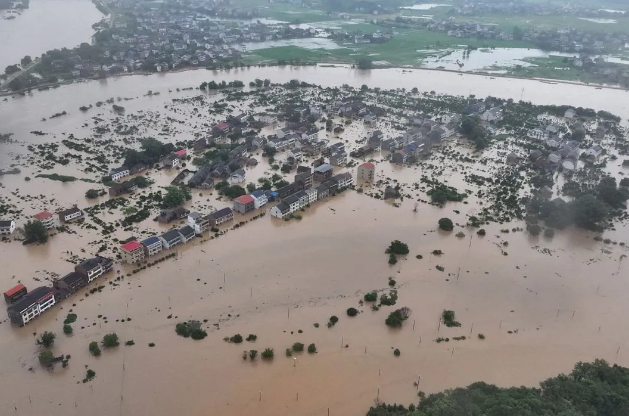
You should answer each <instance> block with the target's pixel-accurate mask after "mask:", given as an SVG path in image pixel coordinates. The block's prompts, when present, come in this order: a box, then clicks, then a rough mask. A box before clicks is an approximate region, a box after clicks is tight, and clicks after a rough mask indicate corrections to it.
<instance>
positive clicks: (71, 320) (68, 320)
mask: <svg viewBox="0 0 629 416" xmlns="http://www.w3.org/2000/svg"><path fill="white" fill-rule="evenodd" d="M76 318H77V316H76V314H75V313H69V314H68V315H67V316H66V319H65V321H63V323H64V324H71V323H74V322H76Z"/></svg>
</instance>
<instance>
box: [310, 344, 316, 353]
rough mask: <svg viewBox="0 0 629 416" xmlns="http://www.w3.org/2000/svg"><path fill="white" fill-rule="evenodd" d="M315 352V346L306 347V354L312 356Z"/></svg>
mask: <svg viewBox="0 0 629 416" xmlns="http://www.w3.org/2000/svg"><path fill="white" fill-rule="evenodd" d="M315 352H317V347H316V346H315V344H310V345H308V354H314V353H315Z"/></svg>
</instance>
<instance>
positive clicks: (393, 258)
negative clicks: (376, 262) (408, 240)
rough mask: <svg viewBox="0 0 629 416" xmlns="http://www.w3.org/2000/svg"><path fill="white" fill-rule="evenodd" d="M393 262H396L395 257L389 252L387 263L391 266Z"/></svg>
mask: <svg viewBox="0 0 629 416" xmlns="http://www.w3.org/2000/svg"><path fill="white" fill-rule="evenodd" d="M395 263H397V257H395V254H393V253H391V254H389V264H390V265H391V266H393V265H394V264H395Z"/></svg>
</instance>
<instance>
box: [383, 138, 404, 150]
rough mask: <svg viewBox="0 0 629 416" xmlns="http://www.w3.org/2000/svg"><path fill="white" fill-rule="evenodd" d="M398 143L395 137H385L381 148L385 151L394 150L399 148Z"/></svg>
mask: <svg viewBox="0 0 629 416" xmlns="http://www.w3.org/2000/svg"><path fill="white" fill-rule="evenodd" d="M400 143H401V142H398V140H396V139H387V140H385V141H383V142H382V150H386V151H387V152H395V150H397V149H399V148H400Z"/></svg>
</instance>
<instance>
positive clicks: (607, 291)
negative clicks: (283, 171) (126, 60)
mask: <svg viewBox="0 0 629 416" xmlns="http://www.w3.org/2000/svg"><path fill="white" fill-rule="evenodd" d="M22 17H25V16H22ZM22 17H20V18H22ZM18 19H19V18H18ZM16 21H17V19H16ZM255 78H262V79H264V78H269V79H271V80H272V81H273V82H286V81H289V80H290V79H299V80H302V81H306V82H309V83H315V84H321V85H324V86H340V85H342V84H350V85H353V86H360V85H362V84H367V85H369V86H371V87H380V88H406V89H407V90H410V89H412V88H413V87H417V88H418V89H419V90H420V91H425V92H429V91H436V92H437V93H447V94H463V95H467V94H475V95H476V96H479V97H484V96H487V95H492V96H497V97H502V98H512V99H515V100H519V99H520V98H523V99H524V100H527V101H532V102H533V103H536V104H570V105H573V106H582V107H592V108H595V109H597V110H598V109H602V110H607V111H610V112H612V113H615V114H618V115H620V116H622V118H623V119H626V118H627V116H628V115H629V100H628V99H627V98H628V95H627V94H628V93H627V92H625V91H622V90H613V89H601V90H597V89H594V88H592V87H587V86H581V85H570V84H561V83H556V84H551V83H543V82H540V81H535V80H521V79H510V78H500V77H497V78H495V79H493V78H490V77H488V76H484V75H472V74H463V75H459V74H456V73H452V72H442V71H430V70H403V69H384V70H373V71H360V70H356V69H352V68H348V67H337V68H330V67H299V68H292V67H279V68H278V67H268V68H249V69H244V70H240V69H239V70H231V71H225V72H215V71H207V70H197V71H187V72H179V73H171V74H154V75H150V76H123V77H118V78H112V79H107V80H102V81H89V82H79V83H75V84H72V85H67V86H62V87H60V88H58V89H53V90H49V91H44V92H34V93H32V94H27V95H26V96H16V97H7V98H6V100H5V99H3V100H2V101H0V126H2V127H1V128H2V131H1V133H14V136H13V137H12V139H13V140H15V142H13V143H3V144H0V146H1V147H0V149H1V150H2V151H0V169H6V168H8V165H9V164H10V163H12V161H13V158H14V157H15V155H20V154H25V153H27V152H28V150H27V148H26V146H27V145H36V144H38V143H41V142H44V141H56V142H58V141H61V139H63V138H65V137H67V134H68V133H73V134H74V135H75V136H76V137H77V138H79V139H81V138H86V137H88V136H89V135H91V134H93V132H92V130H91V128H92V127H90V126H92V124H89V123H93V120H92V117H94V116H98V117H102V118H112V117H116V116H115V115H113V116H112V115H111V114H110V113H108V112H107V111H106V110H105V109H104V108H101V109H97V108H94V109H92V110H90V111H89V112H87V113H82V112H80V111H79V110H78V108H79V107H80V106H82V105H89V104H94V103H95V102H96V101H101V100H106V99H108V98H110V97H129V98H134V100H131V101H125V102H124V106H125V108H126V112H127V114H134V113H136V112H139V111H144V112H151V111H153V112H157V111H162V112H164V113H166V114H167V115H168V116H170V117H173V118H174V119H177V118H178V117H180V115H179V114H176V113H173V112H172V111H167V110H164V106H165V105H166V104H168V103H169V102H171V100H172V99H173V98H183V97H188V96H192V95H196V94H199V93H200V92H199V91H179V92H178V91H176V89H177V88H185V87H196V86H198V85H199V84H200V83H201V82H202V81H210V80H215V81H222V80H226V81H229V80H235V79H239V80H242V81H244V82H245V83H248V82H249V81H251V80H254V79H255ZM149 90H152V91H153V92H160V95H158V96H151V97H143V96H144V95H145V94H146V93H147V92H148V91H149ZM61 111H67V112H68V113H69V115H67V116H62V117H58V118H54V119H50V118H49V117H50V116H51V115H52V114H54V113H57V112H61ZM210 116H211V114H210ZM42 118H47V120H46V121H42ZM355 124H359V123H355ZM352 128H353V129H355V130H351V132H350V133H347V136H346V137H348V139H356V138H360V137H364V134H365V131H364V130H363V129H364V128H365V127H363V126H362V123H360V126H357V127H352ZM34 130H42V131H44V132H46V133H49V136H35V135H32V134H30V131H34ZM348 130H350V129H348ZM187 137H188V136H186V138H187ZM179 138H181V136H179V135H172V137H166V138H165V139H166V140H171V141H173V142H174V141H175V140H177V139H179ZM444 163H446V164H447V163H448V162H447V161H445V162H444ZM477 166H479V168H480V169H487V170H489V169H490V167H484V166H483V165H481V164H477ZM265 168H268V165H267V166H264V165H262V164H261V165H260V166H259V167H258V168H256V169H257V170H258V171H262V170H263V169H265ZM24 169H25V170H26V169H28V168H27V167H26V168H24ZM65 169H71V167H68V168H65ZM27 173H28V172H26V171H25V172H23V173H22V174H20V175H6V176H4V177H2V187H3V188H2V192H3V193H8V192H10V193H16V192H19V193H20V195H34V196H36V195H41V194H46V196H47V197H50V196H54V198H56V199H58V200H59V201H60V203H61V204H65V205H67V204H70V203H76V202H79V203H81V204H86V202H85V199H84V197H83V194H84V192H85V191H86V190H87V189H88V188H90V187H93V186H94V185H92V184H87V183H83V182H80V183H79V182H77V183H69V184H62V183H60V182H52V181H46V180H43V179H36V178H34V179H33V180H31V181H28V182H27V181H25V180H24V176H25V175H26V174H27ZM60 173H66V172H65V171H60ZM174 174H175V173H173V172H170V173H159V174H153V173H152V175H153V177H154V179H155V180H156V181H157V182H158V184H159V185H162V184H167V183H168V182H169V181H170V179H172V177H173V175H174ZM421 174H422V172H421V171H420V170H419V169H418V168H398V167H394V166H392V165H391V164H389V163H388V162H382V161H381V159H380V158H379V157H378V164H377V175H378V178H385V177H390V178H392V179H395V180H399V181H400V182H409V181H410V182H412V181H416V180H418V178H419V176H420V175H421ZM457 176H458V177H460V176H461V173H460V172H459V173H457ZM415 193H417V194H419V193H418V192H415ZM215 197H216V196H215V195H213V196H212V195H211V194H210V193H209V191H204V192H199V193H197V192H195V195H194V196H193V201H192V202H191V203H192V204H194V205H195V206H200V205H201V204H207V201H209V200H210V199H211V198H212V204H214V203H215V202H216V200H215ZM220 203H223V204H224V203H225V202H220ZM413 203H414V201H413V198H410V199H405V200H404V202H402V203H401V206H400V208H395V207H394V206H392V205H391V204H387V203H384V202H383V201H381V200H377V199H373V198H369V197H367V196H366V195H361V194H359V193H356V192H346V193H344V194H342V195H340V196H337V197H334V198H330V199H329V200H327V201H324V202H318V203H316V204H314V206H313V207H311V208H309V209H308V210H307V211H306V212H305V213H304V219H303V220H302V221H301V222H297V221H292V222H283V221H277V220H272V219H271V218H269V217H268V216H267V217H265V218H262V219H259V220H257V221H255V222H251V223H248V224H247V225H246V226H245V227H243V228H242V229H239V230H234V231H230V232H229V233H228V234H227V235H226V236H224V237H221V238H220V239H218V240H213V241H209V242H204V243H201V242H200V241H197V242H195V243H189V244H188V245H186V246H185V247H182V248H180V249H179V250H178V251H179V256H178V259H177V260H169V261H166V262H164V263H161V264H159V265H158V266H156V267H153V268H149V269H147V270H145V271H142V272H140V273H138V274H135V275H132V276H130V277H126V278H125V279H124V280H122V281H121V282H116V281H115V276H116V275H117V272H118V271H119V272H120V274H121V275H124V274H125V273H127V272H129V271H130V269H129V268H128V267H126V268H123V267H121V266H120V265H117V266H116V270H117V272H114V273H112V274H111V275H110V276H108V277H106V278H103V279H101V280H100V281H99V282H98V283H97V284H99V285H103V286H105V288H104V290H103V291H102V292H97V293H93V294H91V295H89V297H87V296H86V295H87V294H86V292H85V290H84V291H82V292H81V293H79V294H77V295H75V296H73V297H72V298H71V299H68V300H66V301H65V302H64V304H63V305H61V306H60V307H57V308H55V309H53V310H51V311H49V312H47V313H46V314H45V315H43V316H41V317H39V318H37V319H36V320H35V321H33V322H32V323H31V324H29V325H28V326H26V327H24V328H16V327H13V326H11V325H10V324H9V323H8V322H7V320H6V319H3V320H2V321H1V324H0V350H1V351H2V353H3V360H2V361H0V375H1V376H2V377H3V380H5V383H4V384H3V388H2V389H1V390H0V414H2V415H5V414H7V415H9V414H16V415H21V416H30V415H33V416H35V415H41V414H47V415H52V416H56V415H59V416H62V415H63V416H82V415H85V414H88V413H89V414H94V415H97V416H100V415H109V414H120V415H129V416H131V415H139V414H151V415H155V416H162V415H164V416H166V415H171V414H185V415H199V416H201V415H208V414H216V415H219V414H220V415H222V416H240V415H243V414H257V415H260V416H277V415H287V416H288V415H305V416H310V415H312V416H315V415H317V416H319V415H320V416H324V415H326V414H328V409H329V414H330V415H344V416H345V415H348V416H349V415H352V416H360V415H363V414H364V413H365V412H366V410H367V409H368V408H369V406H370V405H372V404H373V403H374V401H375V399H376V397H377V396H379V399H380V400H383V401H387V402H398V403H405V404H408V403H411V402H416V394H417V388H416V387H415V386H413V382H415V381H417V377H418V374H421V383H420V386H419V389H420V390H423V391H426V392H435V391H439V390H441V389H444V388H450V387H455V386H462V385H466V384H468V383H471V382H473V381H476V380H484V381H487V382H491V383H497V384H499V385H505V386H508V385H521V384H525V385H535V384H537V383H538V382H539V381H540V380H542V379H544V378H546V377H549V376H552V375H555V374H556V373H558V372H566V371H569V370H570V369H571V367H572V365H573V364H574V363H575V362H576V361H578V360H591V359H593V358H604V359H607V360H609V361H610V362H616V363H619V364H622V365H629V353H627V352H626V351H627V348H626V347H627V344H628V343H629V329H627V326H626V325H625V319H624V317H625V316H626V314H627V313H629V303H627V302H626V293H628V292H629V282H627V279H626V276H627V273H626V271H625V272H622V270H624V269H623V264H622V257H621V255H622V254H625V253H626V252H627V249H626V248H625V247H624V246H619V245H611V244H603V243H602V242H596V241H594V240H593V238H592V237H593V234H591V233H585V232H581V231H577V230H565V231H562V232H558V233H557V235H556V236H555V238H554V239H553V240H548V239H546V238H543V237H540V238H533V237H531V236H529V235H528V234H526V233H523V232H518V233H509V234H507V233H504V232H501V229H503V228H512V227H516V226H522V224H521V223H517V222H516V223H512V224H508V225H499V224H493V225H489V226H486V227H485V228H486V229H487V235H486V236H485V237H477V236H476V234H475V230H473V229H464V231H465V233H466V234H467V238H464V239H457V238H455V237H454V236H453V235H448V234H447V233H442V232H438V231H436V223H437V220H438V219H439V218H440V217H442V216H450V217H452V218H453V219H454V220H455V222H459V223H465V222H466V218H465V216H466V214H469V213H471V212H473V210H474V209H477V208H478V201H476V200H474V199H473V198H470V203H469V204H464V203H449V204H448V205H447V206H446V207H445V208H443V209H439V208H436V207H433V206H429V205H424V204H421V205H420V206H419V209H418V210H417V212H414V211H413V208H414V207H413ZM42 208H45V207H42V206H41V204H40V203H39V201H38V198H37V197H34V198H32V199H30V200H29V202H28V203H27V202H25V203H24V210H25V214H26V215H31V214H32V213H34V212H37V210H39V209H42ZM106 215H109V214H106ZM245 218H247V217H245ZM150 223H151V221H150V220H148V221H147V224H146V225H147V226H151V227H153V225H151V224H150ZM72 228H73V229H77V230H78V231H79V233H78V234H66V233H61V234H58V235H56V236H54V237H53V238H52V239H51V241H50V242H49V243H48V244H47V245H45V246H29V247H23V246H22V245H21V244H19V242H12V243H4V242H3V243H1V244H0V259H2V261H3V274H2V275H1V276H0V285H1V286H0V287H1V288H3V290H4V289H6V288H8V287H11V286H12V285H13V284H15V283H16V282H17V281H18V280H21V281H22V282H24V283H25V284H26V285H27V286H28V287H29V288H33V287H36V286H37V285H39V284H42V283H38V282H40V281H41V279H43V278H45V277H46V275H47V274H46V271H47V272H56V273H63V272H64V271H66V270H68V269H69V268H70V267H71V265H70V264H69V263H68V261H67V259H68V257H69V256H68V254H67V251H73V252H74V253H80V252H81V250H83V249H84V250H86V252H88V253H92V252H94V251H95V250H96V248H97V246H95V245H88V244H87V243H86V242H87V241H88V240H90V238H93V237H94V234H93V233H92V235H90V233H91V231H89V230H81V229H79V228H78V226H72ZM605 235H606V236H608V235H609V236H611V238H615V239H617V240H620V241H625V242H626V241H628V240H629V232H628V230H627V228H626V227H624V226H619V227H617V230H616V231H614V232H610V233H606V234H605ZM116 236H117V237H118V238H124V237H128V233H127V232H125V231H123V230H120V229H118V230H116ZM470 237H471V238H470ZM394 239H400V240H402V241H404V242H406V243H408V244H409V247H410V250H411V252H410V255H409V256H408V259H405V260H400V262H399V263H398V264H397V265H396V266H393V267H391V266H389V265H388V264H387V262H386V259H387V256H386V255H385V254H384V248H385V247H386V246H387V245H388V243H389V242H390V241H392V240H394ZM505 241H507V242H508V246H507V245H505V244H504V243H505ZM435 249H440V250H443V251H444V253H445V254H444V255H442V256H440V257H439V256H432V255H430V253H431V252H432V251H433V250H435ZM503 250H504V251H508V254H509V255H504V254H503ZM416 254H422V255H423V256H424V258H423V259H422V260H418V259H416V258H415V255H416ZM437 265H440V266H443V267H445V271H444V272H440V271H438V269H437V268H436V266H437ZM388 277H394V278H395V280H396V281H397V285H398V287H399V288H400V299H399V301H398V305H399V306H400V307H401V306H409V307H411V308H412V309H413V316H412V317H411V320H412V321H413V322H410V321H409V322H407V323H405V324H404V328H403V329H402V330H391V329H388V328H387V327H386V326H385V325H384V319H385V317H386V315H387V314H388V312H389V311H390V309H391V308H383V310H381V311H379V312H375V311H372V310H370V308H369V306H368V305H365V306H359V305H358V302H359V299H361V298H362V295H363V293H364V292H365V291H369V290H372V289H385V288H386V287H387V282H388V280H387V279H388ZM350 306H352V307H358V308H359V309H360V310H361V311H362V313H361V314H359V315H358V316H357V317H355V318H348V317H347V316H346V314H345V310H346V309H347V308H348V307H350ZM443 309H453V310H455V311H456V313H457V318H458V320H460V321H461V322H462V324H463V326H462V327H461V328H458V329H451V328H444V327H442V326H440V325H439V323H438V320H439V316H440V314H441V312H442V310H443ZM69 310H72V311H73V312H76V313H77V314H78V316H79V318H78V321H77V322H76V323H75V324H74V330H75V331H74V334H73V335H71V336H66V335H63V334H62V332H61V328H62V322H63V319H64V318H65V315H66V313H68V312H69ZM331 315H337V316H339V318H340V321H339V323H338V324H337V325H336V326H334V327H333V328H330V329H328V328H326V327H325V323H326V322H327V320H328V318H329V317H330V316H331ZM122 318H132V319H131V320H130V321H125V322H121V321H120V320H121V319H122ZM187 319H200V320H203V319H208V320H209V324H208V325H209V326H210V329H209V336H208V338H207V339H205V340H204V341H198V342H195V341H192V340H191V339H183V338H181V337H177V336H176V335H175V333H174V324H175V323H176V322H180V321H183V320H187ZM314 323H319V324H320V328H315V327H314V326H313V324H314ZM214 324H217V326H214ZM45 330H49V331H54V332H56V333H57V334H58V335H57V340H56V342H55V346H54V352H55V354H69V355H71V356H72V359H71V360H70V365H69V367H68V368H66V369H62V368H56V369H55V370H54V371H46V370H44V369H42V368H41V367H40V366H39V364H38V363H37V354H38V349H37V347H36V346H35V343H34V336H33V334H34V333H35V332H38V333H41V332H42V331H45ZM299 330H302V331H303V334H300V333H299V332H298V331H299ZM112 331H115V332H116V333H117V334H118V335H119V336H120V338H121V341H122V342H123V343H124V342H125V341H127V340H131V339H132V340H134V342H135V344H136V345H134V346H132V347H125V346H120V347H118V348H116V349H114V350H113V351H104V352H103V355H102V356H101V357H98V358H95V357H91V356H90V354H89V352H88V350H87V345H88V344H89V342H90V341H96V340H100V339H102V336H103V335H104V334H106V333H108V332H112ZM479 332H482V333H483V334H484V335H485V336H486V339H485V340H484V341H480V340H478V339H477V338H476V334H477V333H479ZM236 333H240V334H242V335H244V336H245V337H246V335H247V334H249V333H255V334H257V336H258V340H257V341H256V342H255V343H247V342H246V343H244V344H240V345H233V344H228V343H226V342H224V341H223V340H222V339H223V337H226V336H230V335H234V334H236ZM470 334H471V335H470ZM463 335H465V336H468V337H470V336H471V338H470V339H467V340H465V341H451V342H450V343H441V344H437V343H436V342H434V340H435V339H436V338H437V337H442V336H444V337H445V336H447V337H453V336H463ZM296 341H299V342H303V343H305V344H306V345H308V344H309V343H311V342H313V343H316V345H317V349H318V354H316V355H308V354H300V355H298V356H297V360H296V361H294V360H293V359H291V358H286V357H285V356H284V349H285V348H286V347H288V346H290V345H291V344H292V343H293V342H296ZM149 343H154V344H155V346H154V347H149V345H148V344H149ZM345 346H347V348H344V347H345ZM266 347H271V348H274V349H275V359H274V360H273V362H272V363H266V362H261V361H260V360H258V361H257V362H255V363H251V362H249V361H246V362H243V361H242V359H241V354H242V351H243V350H245V349H247V350H249V349H257V350H258V351H262V350H263V349H264V348H266ZM393 348H399V349H400V350H401V351H402V355H401V356H400V357H398V358H396V357H394V356H393V352H392V351H393V350H392V349H393ZM84 366H88V367H89V368H91V369H93V370H94V371H96V378H95V379H94V380H93V381H91V382H89V383H82V382H81V380H82V379H83V378H84V376H85V367H84ZM29 368H32V369H33V371H29Z"/></svg>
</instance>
